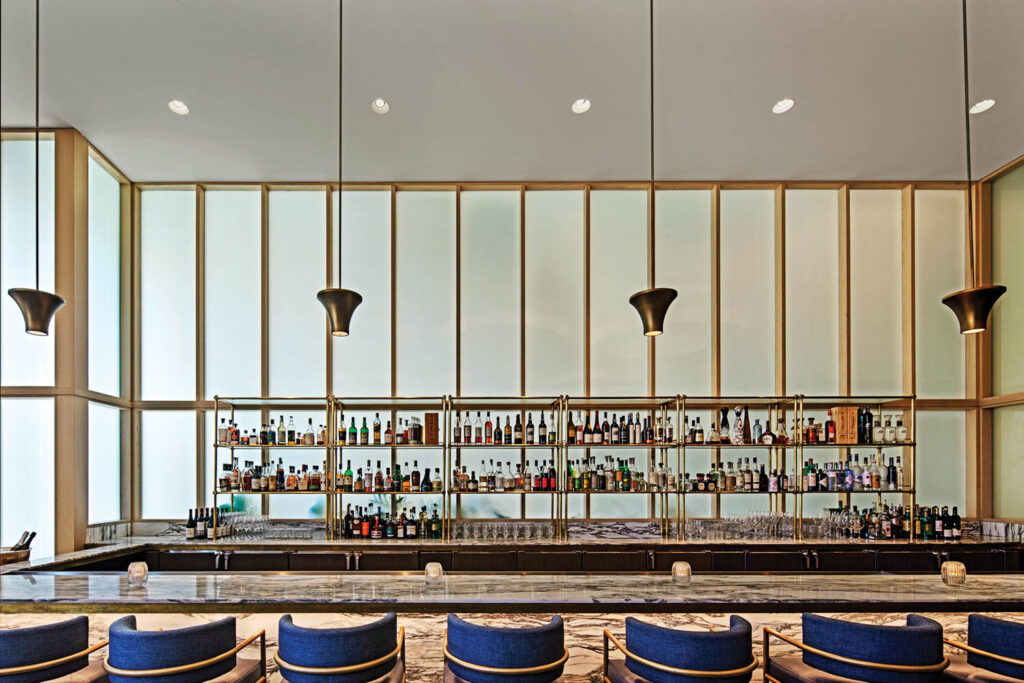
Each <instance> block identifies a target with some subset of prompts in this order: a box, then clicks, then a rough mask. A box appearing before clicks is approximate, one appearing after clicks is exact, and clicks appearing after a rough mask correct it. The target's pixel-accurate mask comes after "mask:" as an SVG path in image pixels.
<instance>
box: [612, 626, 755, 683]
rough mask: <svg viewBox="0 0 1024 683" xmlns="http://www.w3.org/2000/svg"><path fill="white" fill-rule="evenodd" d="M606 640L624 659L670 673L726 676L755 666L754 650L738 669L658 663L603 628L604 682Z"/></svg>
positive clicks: (704, 676) (697, 676)
mask: <svg viewBox="0 0 1024 683" xmlns="http://www.w3.org/2000/svg"><path fill="white" fill-rule="evenodd" d="M608 641H611V642H612V644H613V645H614V646H615V647H616V648H617V649H619V650H621V651H622V654H624V655H626V659H632V660H633V661H634V662H637V663H639V664H643V665H644V666H649V667H651V668H652V669H657V670H658V671H664V672H665V673H670V674H678V675H680V676H692V677H694V678H728V677H730V676H742V675H743V674H748V673H750V672H751V671H753V670H754V669H756V668H757V654H756V653H754V652H751V653H750V657H751V660H752V661H751V662H750V664H747V665H746V666H744V667H740V668H739V669H728V670H723V671H706V670H704V669H680V668H678V667H675V666H669V665H667V664H660V663H658V662H654V661H651V660H650V659H644V658H643V657H641V656H640V655H638V654H634V653H632V652H630V651H629V650H628V649H626V646H625V644H623V643H622V642H620V641H619V639H618V638H616V637H615V636H614V635H613V634H612V632H611V631H609V630H608V629H605V630H604V669H603V675H604V680H605V681H606V682H610V680H611V679H609V678H608Z"/></svg>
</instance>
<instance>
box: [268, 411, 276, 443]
mask: <svg viewBox="0 0 1024 683" xmlns="http://www.w3.org/2000/svg"><path fill="white" fill-rule="evenodd" d="M267 445H268V446H275V445H277V427H275V426H274V420H273V418H271V420H270V427H269V428H268V429H267Z"/></svg>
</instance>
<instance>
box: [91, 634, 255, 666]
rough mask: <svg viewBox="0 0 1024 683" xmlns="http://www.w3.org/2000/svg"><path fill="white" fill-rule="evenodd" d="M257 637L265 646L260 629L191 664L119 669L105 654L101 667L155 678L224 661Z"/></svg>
mask: <svg viewBox="0 0 1024 683" xmlns="http://www.w3.org/2000/svg"><path fill="white" fill-rule="evenodd" d="M257 638H259V639H260V646H261V647H263V648H265V647H266V631H265V630H263V629H260V630H259V631H257V632H256V633H254V634H252V635H251V636H249V637H248V638H246V639H245V640H243V641H242V642H240V643H239V644H238V645H235V646H234V647H233V648H231V649H230V650H228V651H227V652H222V653H221V654H219V655H217V656H216V657H210V658H209V659H204V660H202V661H200V662H192V663H191V664H182V665H180V666H169V667H165V668H163V669H119V668H117V667H116V666H113V665H111V663H110V655H107V656H106V657H104V658H103V669H104V670H105V671H106V672H107V673H111V674H114V675H115V676H124V677H125V678H149V677H154V678H156V677H161V676H171V675H174V674H183V673H188V672H189V671H196V670H197V669H203V668H205V667H208V666H212V665H214V664H217V663H218V662H222V661H224V660H225V659H227V658H228V657H233V656H235V655H236V654H238V652H239V651H241V650H242V649H243V648H245V647H248V646H249V645H250V644H252V643H253V641H255V640H256V639H257Z"/></svg>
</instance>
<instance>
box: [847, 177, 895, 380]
mask: <svg viewBox="0 0 1024 683" xmlns="http://www.w3.org/2000/svg"><path fill="white" fill-rule="evenodd" d="M902 225H903V213H902V197H901V194H900V191H899V190H852V191H851V192H850V345H851V350H850V353H851V359H850V374H851V389H852V391H853V393H854V394H861V395H865V394H880V395H887V396H891V395H899V394H902V387H903V375H902V372H903V361H902V358H903V346H902V344H903V341H902V340H903V329H902V327H901V325H902V320H903V313H902V301H903V299H902V291H903V290H902V277H903V276H902V272H903V268H902V265H901V263H902V247H901V245H902V239H901V231H902Z"/></svg>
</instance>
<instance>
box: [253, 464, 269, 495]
mask: <svg viewBox="0 0 1024 683" xmlns="http://www.w3.org/2000/svg"><path fill="white" fill-rule="evenodd" d="M256 469H257V470H258V471H259V475H260V485H259V489H260V491H267V490H269V488H270V483H269V482H268V481H267V470H268V469H270V468H269V467H268V468H263V467H257V468H256Z"/></svg>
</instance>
